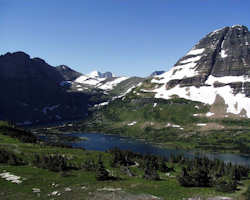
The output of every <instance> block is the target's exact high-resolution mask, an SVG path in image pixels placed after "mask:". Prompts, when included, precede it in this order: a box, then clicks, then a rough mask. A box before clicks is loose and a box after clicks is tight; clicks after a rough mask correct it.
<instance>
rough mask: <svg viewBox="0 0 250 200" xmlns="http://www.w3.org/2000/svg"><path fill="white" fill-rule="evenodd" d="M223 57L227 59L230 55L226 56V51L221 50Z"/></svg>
mask: <svg viewBox="0 0 250 200" xmlns="http://www.w3.org/2000/svg"><path fill="white" fill-rule="evenodd" d="M220 55H221V57H222V58H226V57H227V56H228V55H227V54H226V50H224V49H223V50H221V53H220Z"/></svg>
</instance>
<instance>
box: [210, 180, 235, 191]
mask: <svg viewBox="0 0 250 200" xmlns="http://www.w3.org/2000/svg"><path fill="white" fill-rule="evenodd" d="M215 189H216V190H217V191H219V192H234V191H235V190H236V189H237V183H236V181H234V180H232V179H230V178H228V177H222V178H220V179H218V180H217V181H216V183H215Z"/></svg>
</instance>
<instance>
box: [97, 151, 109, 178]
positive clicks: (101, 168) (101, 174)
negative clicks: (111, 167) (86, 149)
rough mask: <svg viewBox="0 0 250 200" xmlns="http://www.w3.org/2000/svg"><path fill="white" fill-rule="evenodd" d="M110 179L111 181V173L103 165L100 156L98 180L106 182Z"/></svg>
mask: <svg viewBox="0 0 250 200" xmlns="http://www.w3.org/2000/svg"><path fill="white" fill-rule="evenodd" d="M108 179H109V173H108V171H107V170H106V169H105V167H104V165H103V162H102V158H101V156H99V160H98V165H97V171H96V180H98V181H105V180H108Z"/></svg>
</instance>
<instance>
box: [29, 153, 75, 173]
mask: <svg viewBox="0 0 250 200" xmlns="http://www.w3.org/2000/svg"><path fill="white" fill-rule="evenodd" d="M33 164H34V165H35V166H37V167H39V168H44V169H48V170H51V171H54V172H60V171H65V170H68V169H71V168H72V166H71V165H70V164H69V163H68V162H67V159H66V158H65V156H62V155H59V154H56V155H53V154H51V155H35V159H34V161H33Z"/></svg>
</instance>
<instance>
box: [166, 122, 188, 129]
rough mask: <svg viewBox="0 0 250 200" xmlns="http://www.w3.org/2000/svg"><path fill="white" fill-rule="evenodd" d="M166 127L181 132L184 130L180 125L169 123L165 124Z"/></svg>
mask: <svg viewBox="0 0 250 200" xmlns="http://www.w3.org/2000/svg"><path fill="white" fill-rule="evenodd" d="M166 127H172V128H179V129H180V130H183V129H184V128H182V127H181V126H180V125H177V124H171V123H167V125H166Z"/></svg>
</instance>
